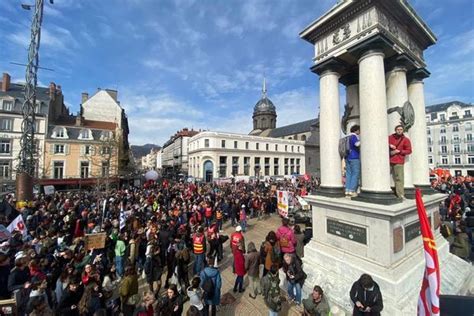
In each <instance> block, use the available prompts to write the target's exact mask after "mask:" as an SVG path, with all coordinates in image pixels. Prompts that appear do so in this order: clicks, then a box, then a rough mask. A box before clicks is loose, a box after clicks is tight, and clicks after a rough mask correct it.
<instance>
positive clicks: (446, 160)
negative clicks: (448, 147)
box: [441, 156, 448, 165]
mask: <svg viewBox="0 0 474 316" xmlns="http://www.w3.org/2000/svg"><path fill="white" fill-rule="evenodd" d="M441 163H442V164H443V165H447V164H448V157H446V156H443V157H441Z"/></svg>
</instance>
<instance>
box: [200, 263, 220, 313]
mask: <svg viewBox="0 0 474 316" xmlns="http://www.w3.org/2000/svg"><path fill="white" fill-rule="evenodd" d="M214 261H215V257H213V256H212V255H210V256H208V257H207V262H208V266H206V267H205V268H204V270H202V271H201V274H200V275H199V277H200V279H201V283H200V284H199V286H200V287H201V288H202V289H203V290H204V313H203V314H204V316H209V309H210V310H211V313H210V314H211V316H216V313H217V305H219V304H220V302H221V286H222V279H221V273H220V272H219V269H218V268H217V267H215V266H214V264H213V262H214Z"/></svg>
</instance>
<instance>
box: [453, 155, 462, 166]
mask: <svg viewBox="0 0 474 316" xmlns="http://www.w3.org/2000/svg"><path fill="white" fill-rule="evenodd" d="M454 164H455V165H460V164H461V156H454Z"/></svg>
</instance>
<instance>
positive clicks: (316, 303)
mask: <svg viewBox="0 0 474 316" xmlns="http://www.w3.org/2000/svg"><path fill="white" fill-rule="evenodd" d="M303 307H304V313H305V314H304V315H305V316H323V315H329V310H330V309H329V304H328V301H327V299H326V296H324V291H323V289H322V288H321V287H320V286H319V285H315V286H314V288H313V292H312V293H311V294H309V295H308V298H307V299H304V300H303Z"/></svg>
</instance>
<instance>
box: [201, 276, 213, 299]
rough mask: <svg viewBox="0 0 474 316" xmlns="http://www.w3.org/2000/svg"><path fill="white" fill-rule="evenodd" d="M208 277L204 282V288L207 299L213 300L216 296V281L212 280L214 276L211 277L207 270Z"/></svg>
mask: <svg viewBox="0 0 474 316" xmlns="http://www.w3.org/2000/svg"><path fill="white" fill-rule="evenodd" d="M204 275H205V276H206V278H205V279H204V282H203V284H202V289H203V290H204V298H205V299H206V300H212V299H213V298H214V282H212V278H211V277H209V276H208V275H207V274H206V272H204Z"/></svg>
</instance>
